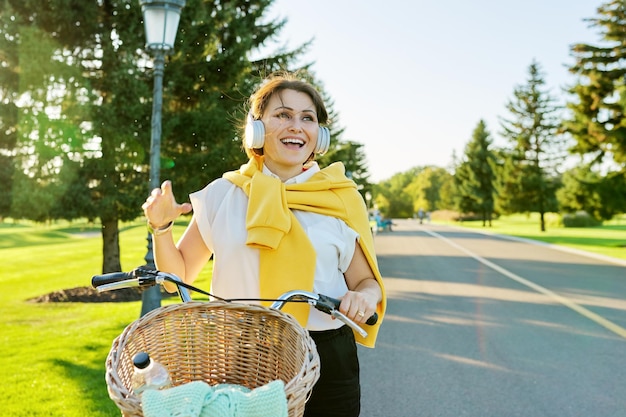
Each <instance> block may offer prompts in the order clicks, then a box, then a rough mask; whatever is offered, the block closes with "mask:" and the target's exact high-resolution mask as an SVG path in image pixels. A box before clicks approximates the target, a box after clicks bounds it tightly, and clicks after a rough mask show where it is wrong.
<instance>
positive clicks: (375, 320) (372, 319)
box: [320, 294, 378, 326]
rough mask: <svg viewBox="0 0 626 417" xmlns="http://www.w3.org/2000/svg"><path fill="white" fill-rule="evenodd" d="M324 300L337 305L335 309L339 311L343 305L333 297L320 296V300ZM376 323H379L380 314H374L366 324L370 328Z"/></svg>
mask: <svg viewBox="0 0 626 417" xmlns="http://www.w3.org/2000/svg"><path fill="white" fill-rule="evenodd" d="M322 298H323V299H325V300H327V301H330V302H331V303H333V304H334V305H335V309H337V310H339V305H340V304H341V300H338V299H336V298H333V297H329V296H327V295H324V296H322V295H321V294H320V300H322ZM376 323H378V313H374V314H372V315H371V316H370V317H369V318H368V319H367V321H366V322H365V324H367V325H368V326H371V325H374V324H376Z"/></svg>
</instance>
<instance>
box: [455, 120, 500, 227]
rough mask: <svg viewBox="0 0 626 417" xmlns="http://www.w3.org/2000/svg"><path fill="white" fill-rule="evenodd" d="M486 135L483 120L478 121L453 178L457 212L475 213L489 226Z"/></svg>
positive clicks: (489, 170)
mask: <svg viewBox="0 0 626 417" xmlns="http://www.w3.org/2000/svg"><path fill="white" fill-rule="evenodd" d="M491 143H492V141H491V139H490V134H489V132H488V130H487V125H486V124H485V122H484V121H483V120H480V121H479V122H478V125H477V126H476V128H475V129H474V133H473V134H472V140H471V141H470V142H468V144H467V145H466V146H465V155H464V158H463V160H462V162H461V163H460V165H459V166H458V167H457V169H456V171H455V174H454V179H455V189H456V203H457V204H456V205H457V208H458V209H459V211H460V212H461V213H479V214H480V216H481V219H482V221H483V226H485V225H486V224H487V223H488V224H489V226H490V227H491V219H492V215H493V210H494V191H495V190H494V180H495V178H494V177H495V174H494V169H493V166H494V155H493V153H492V151H491V149H490V148H489V147H490V146H491Z"/></svg>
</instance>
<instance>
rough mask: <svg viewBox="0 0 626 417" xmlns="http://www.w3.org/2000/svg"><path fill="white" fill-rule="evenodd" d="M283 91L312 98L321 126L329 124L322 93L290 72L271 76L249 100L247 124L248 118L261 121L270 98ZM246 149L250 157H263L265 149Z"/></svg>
mask: <svg viewBox="0 0 626 417" xmlns="http://www.w3.org/2000/svg"><path fill="white" fill-rule="evenodd" d="M283 90H295V91H298V92H300V93H304V94H306V95H308V96H309V97H310V98H311V101H313V105H314V106H315V112H316V113H317V120H318V122H319V124H320V125H325V124H327V123H328V112H327V111H326V106H325V105H324V100H323V99H322V96H321V95H320V93H319V92H318V91H317V90H316V89H315V87H313V86H312V85H311V84H310V83H308V82H307V81H305V80H303V79H301V78H298V77H297V76H296V75H295V74H293V73H289V72H279V73H275V74H272V75H270V76H269V77H268V78H266V80H265V81H264V82H263V83H262V84H261V85H260V86H259V88H258V89H257V90H256V91H255V92H254V93H253V94H252V95H251V96H250V99H249V100H248V106H249V109H250V110H249V112H248V115H247V117H246V123H247V122H248V118H249V117H252V119H254V120H260V119H261V118H262V117H263V114H264V113H265V110H266V108H267V104H268V103H269V101H270V98H271V97H272V96H273V95H274V94H280V92H281V91H283ZM243 143H244V149H245V151H246V154H247V155H248V156H249V157H252V156H253V155H255V154H256V155H263V149H249V148H247V147H246V146H245V138H244V142H243Z"/></svg>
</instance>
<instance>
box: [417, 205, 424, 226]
mask: <svg viewBox="0 0 626 417" xmlns="http://www.w3.org/2000/svg"><path fill="white" fill-rule="evenodd" d="M417 217H418V218H419V219H420V224H422V223H424V209H423V208H421V207H420V209H419V210H417Z"/></svg>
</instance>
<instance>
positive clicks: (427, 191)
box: [405, 166, 451, 213]
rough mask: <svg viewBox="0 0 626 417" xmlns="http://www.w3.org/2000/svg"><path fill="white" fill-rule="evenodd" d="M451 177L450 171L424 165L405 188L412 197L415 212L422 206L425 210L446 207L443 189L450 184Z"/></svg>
mask: <svg viewBox="0 0 626 417" xmlns="http://www.w3.org/2000/svg"><path fill="white" fill-rule="evenodd" d="M450 177H451V175H450V173H449V172H448V171H446V170H445V169H443V168H439V167H434V166H427V167H424V168H423V169H422V170H421V171H420V172H419V173H418V174H417V175H416V176H415V178H414V179H413V180H412V181H411V183H410V184H409V185H407V186H406V188H405V191H406V193H407V194H408V195H410V197H411V201H412V206H413V213H417V212H418V211H419V209H420V208H421V209H422V210H423V211H424V212H430V211H435V210H439V209H441V208H444V207H442V197H443V196H442V193H441V191H442V189H445V187H446V184H449V179H450Z"/></svg>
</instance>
